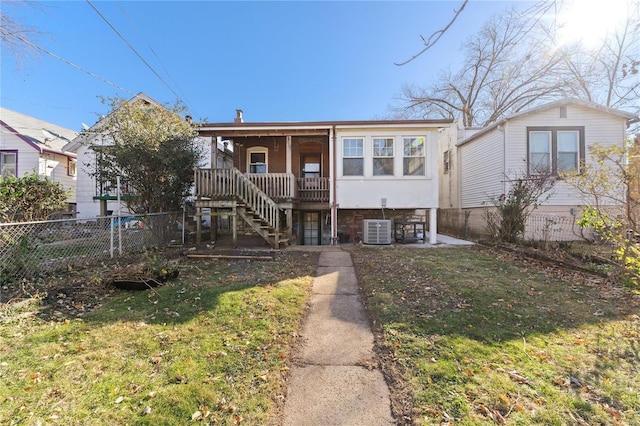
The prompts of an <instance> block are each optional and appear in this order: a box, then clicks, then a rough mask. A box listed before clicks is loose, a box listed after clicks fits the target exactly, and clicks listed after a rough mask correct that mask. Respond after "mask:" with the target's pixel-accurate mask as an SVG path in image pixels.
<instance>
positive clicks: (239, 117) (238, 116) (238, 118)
mask: <svg viewBox="0 0 640 426" xmlns="http://www.w3.org/2000/svg"><path fill="white" fill-rule="evenodd" d="M233 122H234V123H244V120H243V119H242V110H241V109H237V110H236V118H235V119H234V120H233Z"/></svg>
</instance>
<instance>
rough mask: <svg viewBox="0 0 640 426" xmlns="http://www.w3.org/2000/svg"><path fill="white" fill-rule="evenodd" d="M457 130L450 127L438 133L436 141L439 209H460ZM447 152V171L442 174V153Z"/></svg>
mask: <svg viewBox="0 0 640 426" xmlns="http://www.w3.org/2000/svg"><path fill="white" fill-rule="evenodd" d="M457 133H458V129H457V128H456V126H455V125H452V126H451V127H449V128H448V129H444V130H443V131H442V132H441V133H439V140H438V148H439V149H438V153H439V155H438V169H439V170H440V172H439V173H440V188H439V193H440V201H439V204H440V208H441V209H448V208H458V207H460V193H459V186H458V173H459V172H458V170H459V158H458V151H457V148H456V142H457ZM446 151H449V171H448V172H447V173H445V172H444V153H445V152H446Z"/></svg>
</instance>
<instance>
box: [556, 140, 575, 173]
mask: <svg viewBox="0 0 640 426" xmlns="http://www.w3.org/2000/svg"><path fill="white" fill-rule="evenodd" d="M557 138H558V173H568V172H572V171H574V170H578V166H579V161H580V159H579V157H578V156H579V154H580V149H579V136H578V132H576V131H568V132H564V131H559V132H558V136H557Z"/></svg>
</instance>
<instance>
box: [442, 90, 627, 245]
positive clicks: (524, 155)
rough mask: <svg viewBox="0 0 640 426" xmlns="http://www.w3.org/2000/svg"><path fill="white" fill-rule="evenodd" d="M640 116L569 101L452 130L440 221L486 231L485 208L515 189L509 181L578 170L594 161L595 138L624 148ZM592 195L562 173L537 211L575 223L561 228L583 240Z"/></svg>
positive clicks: (446, 141) (446, 140)
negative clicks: (581, 224) (580, 221)
mask: <svg viewBox="0 0 640 426" xmlns="http://www.w3.org/2000/svg"><path fill="white" fill-rule="evenodd" d="M637 120H638V117H636V116H635V115H633V114H629V113H627V112H624V111H620V110H616V109H612V108H607V107H604V106H601V105H598V104H595V103H592V102H588V101H582V100H577V99H562V100H558V101H555V102H551V103H547V104H544V105H541V106H538V107H536V108H532V109H529V110H527V111H523V112H520V113H518V114H515V115H512V116H510V117H507V118H505V119H503V120H501V121H499V122H497V123H495V124H493V125H491V126H488V127H486V128H482V129H462V130H461V129H458V131H457V132H456V129H450V131H448V132H447V134H446V135H444V137H443V138H442V144H441V146H440V152H439V156H440V159H441V175H442V178H441V180H440V224H441V226H442V227H444V228H446V229H458V230H459V229H462V228H463V227H465V229H466V228H470V229H473V230H475V231H476V232H477V233H482V232H483V229H484V226H485V222H484V216H483V212H485V211H486V209H487V207H490V206H492V204H491V202H490V200H491V199H492V198H496V197H498V196H500V194H506V193H507V192H508V190H509V182H510V179H514V178H522V177H525V176H531V175H536V174H539V173H550V174H552V175H556V176H557V175H558V174H559V173H562V172H569V171H572V170H579V169H580V166H581V164H589V162H590V161H591V159H590V157H589V150H590V148H591V147H592V146H594V145H595V144H601V145H607V146H619V147H622V146H623V144H624V140H625V133H626V130H627V128H628V126H629V125H630V124H631V123H633V122H635V121H637ZM583 162H584V163H583ZM586 201H587V200H585V199H583V198H582V197H581V196H580V195H579V194H577V193H576V191H575V189H574V188H572V187H570V186H569V185H567V184H566V183H565V182H564V181H563V180H562V179H559V180H558V181H557V183H556V184H555V186H554V188H553V189H552V191H551V192H550V197H549V198H548V199H547V200H546V201H544V203H543V204H542V205H541V206H540V207H538V209H537V210H536V213H539V214H544V215H547V216H548V217H554V218H557V219H558V220H557V221H556V220H555V219H554V222H558V223H564V224H565V225H564V227H565V228H572V229H563V230H561V229H556V231H557V233H558V234H562V235H564V236H565V238H568V239H574V238H575V239H579V238H581V237H580V235H579V232H578V231H576V229H577V226H575V220H576V219H577V218H579V217H580V212H581V209H582V208H583V207H584V206H585V204H586ZM463 222H464V223H463ZM574 231H575V232H574ZM567 236H568V237H567ZM529 237H530V238H534V239H537V238H540V236H535V235H529Z"/></svg>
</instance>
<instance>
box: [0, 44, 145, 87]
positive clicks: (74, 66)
mask: <svg viewBox="0 0 640 426" xmlns="http://www.w3.org/2000/svg"><path fill="white" fill-rule="evenodd" d="M11 36H12V37H15V38H17V39H18V40H20V41H21V42H23V43H25V44H28V45H29V46H31V47H35V48H36V49H38V50H40V51H41V52H44V53H46V54H47V55H49V56H52V57H54V58H56V59H58V60H59V61H62V62H64V63H65V64H67V65H70V66H72V67H73V68H75V69H78V70H80V71H82V72H85V73H87V74H89V75H90V76H91V77H94V78H97V79H98V80H100V81H102V82H104V83H107V84H109V85H110V86H113V87H115V88H116V89H118V90H122V91H123V92H127V93H129V94H131V95H133V96H135V93H133V92H132V91H130V90H127V89H125V88H124V87H122V86H118V85H117V84H115V83H113V82H111V81H109V80H107V79H106V78H103V77H100V76H99V75H98V74H95V73H93V72H91V71H89V70H88V69H86V68H82V67H81V66H80V65H76V64H74V63H73V62H71V61H69V60H68V59H65V58H63V57H62V56H58V55H56V54H55V53H52V52H49V51H48V50H47V49H45V48H43V47H40V46H38V45H37V44H34V43H32V42H31V41H29V40H27V39H25V38H22V37H20V36H19V35H17V34H11Z"/></svg>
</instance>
